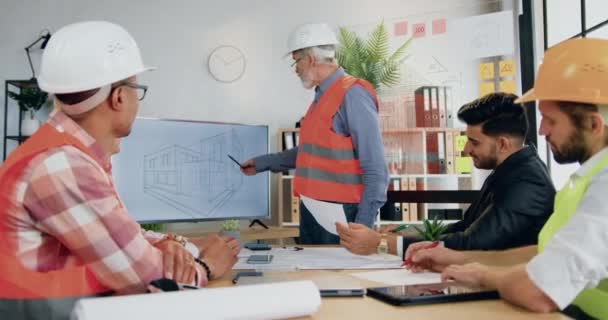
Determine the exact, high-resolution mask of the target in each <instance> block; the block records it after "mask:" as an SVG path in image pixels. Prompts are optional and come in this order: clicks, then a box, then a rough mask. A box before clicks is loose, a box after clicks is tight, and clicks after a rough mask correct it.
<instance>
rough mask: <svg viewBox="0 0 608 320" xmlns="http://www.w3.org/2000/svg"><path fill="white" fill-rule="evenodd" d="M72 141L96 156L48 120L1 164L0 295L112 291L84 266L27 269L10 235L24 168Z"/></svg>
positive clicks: (72, 294) (25, 296) (59, 295)
mask: <svg viewBox="0 0 608 320" xmlns="http://www.w3.org/2000/svg"><path fill="white" fill-rule="evenodd" d="M63 145H71V146H74V147H76V148H78V149H79V150H80V151H82V152H84V153H86V154H87V155H89V156H90V157H93V158H94V157H95V156H94V155H93V154H92V153H91V152H90V151H89V150H88V148H86V147H85V146H84V145H82V143H81V142H80V141H78V140H77V139H76V138H74V137H72V136H70V135H68V134H65V133H60V132H58V131H57V130H56V129H55V128H53V127H52V126H50V125H49V124H45V125H43V126H42V127H41V128H40V129H39V130H38V131H37V132H36V133H35V134H34V135H32V136H31V137H30V138H29V139H28V140H27V141H26V142H25V143H24V144H22V145H20V146H19V147H18V148H17V149H16V150H14V151H13V152H12V153H11V154H10V156H9V157H8V159H6V161H5V163H4V164H3V165H2V167H1V168H0V190H13V191H12V192H2V194H1V195H0V261H1V263H2V270H1V272H0V298H4V299H7V298H8V299H35V298H66V297H77V296H88V295H94V294H98V293H102V292H108V291H110V290H109V289H108V288H107V287H105V286H103V285H102V284H101V283H100V282H99V281H98V280H97V278H96V277H95V275H94V274H93V273H92V272H91V271H90V270H89V269H88V268H86V267H84V266H77V267H70V268H67V269H60V270H55V271H50V272H37V271H33V270H30V269H27V268H26V267H25V266H23V264H22V263H21V261H20V260H19V259H18V258H17V256H16V254H15V250H16V241H17V239H11V238H10V237H11V235H13V236H14V233H13V232H7V230H11V229H10V228H9V222H8V221H7V219H8V217H9V212H12V211H11V210H14V209H15V205H16V204H15V203H14V200H13V199H14V195H13V194H14V192H15V191H14V190H16V187H15V185H16V183H17V181H18V179H19V177H20V176H21V175H22V173H23V170H24V168H26V166H27V164H28V163H29V161H30V160H31V159H33V158H34V157H35V156H36V155H38V154H40V153H42V152H44V151H46V150H49V149H51V148H55V147H59V146H63ZM11 197H13V198H11Z"/></svg>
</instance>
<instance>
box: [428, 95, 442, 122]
mask: <svg viewBox="0 0 608 320" xmlns="http://www.w3.org/2000/svg"><path fill="white" fill-rule="evenodd" d="M429 91H430V92H431V97H430V98H431V99H430V110H431V125H430V127H433V128H439V126H440V124H439V100H438V91H439V87H431V88H429Z"/></svg>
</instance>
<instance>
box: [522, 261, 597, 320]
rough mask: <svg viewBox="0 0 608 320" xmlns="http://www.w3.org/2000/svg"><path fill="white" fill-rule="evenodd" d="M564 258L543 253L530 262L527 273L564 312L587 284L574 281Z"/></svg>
mask: <svg viewBox="0 0 608 320" xmlns="http://www.w3.org/2000/svg"><path fill="white" fill-rule="evenodd" d="M562 260H563V257H555V256H552V255H551V253H550V252H547V251H545V252H543V253H541V254H539V255H537V256H535V257H534V258H532V260H530V262H528V264H527V265H526V272H527V273H528V277H529V278H530V280H531V281H532V283H534V285H535V286H536V287H537V288H538V289H540V290H541V291H542V292H543V293H544V294H546V295H547V297H549V298H550V299H551V300H553V302H554V303H555V304H556V305H557V306H558V307H559V309H560V310H564V309H565V308H566V307H567V306H568V305H569V304H571V303H572V301H574V299H575V298H576V296H578V294H579V293H580V292H581V291H582V290H583V289H584V288H585V283H584V282H582V281H576V280H574V279H572V276H573V275H572V274H571V271H569V270H568V266H567V264H566V263H563V262H562Z"/></svg>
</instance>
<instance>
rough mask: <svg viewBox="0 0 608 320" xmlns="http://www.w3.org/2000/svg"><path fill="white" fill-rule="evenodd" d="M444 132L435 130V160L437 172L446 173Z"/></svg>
mask: <svg viewBox="0 0 608 320" xmlns="http://www.w3.org/2000/svg"><path fill="white" fill-rule="evenodd" d="M445 134H446V133H445V132H437V162H438V165H439V168H438V170H439V173H446V172H447V170H446V160H445V154H446V152H445Z"/></svg>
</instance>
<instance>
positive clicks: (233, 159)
mask: <svg viewBox="0 0 608 320" xmlns="http://www.w3.org/2000/svg"><path fill="white" fill-rule="evenodd" d="M228 158H230V160H232V161H234V163H236V164H237V165H238V166H239V167H241V168H245V167H244V166H243V165H242V164H240V163H239V162H238V161H236V159H235V158H233V157H232V156H231V155H228Z"/></svg>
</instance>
